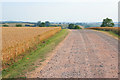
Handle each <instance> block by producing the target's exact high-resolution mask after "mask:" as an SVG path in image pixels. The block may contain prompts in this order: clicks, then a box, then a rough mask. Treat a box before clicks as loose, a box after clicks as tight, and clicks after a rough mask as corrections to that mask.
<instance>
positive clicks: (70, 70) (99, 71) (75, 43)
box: [29, 30, 118, 78]
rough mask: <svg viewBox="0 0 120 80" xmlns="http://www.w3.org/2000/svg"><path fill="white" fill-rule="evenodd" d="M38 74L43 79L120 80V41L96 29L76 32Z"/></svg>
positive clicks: (71, 34)
mask: <svg viewBox="0 0 120 80" xmlns="http://www.w3.org/2000/svg"><path fill="white" fill-rule="evenodd" d="M34 74H35V75H34V76H32V77H39V78H117V77H118V41H117V40H116V39H114V38H112V37H109V36H107V35H105V34H103V33H100V32H96V31H92V30H72V31H71V33H70V34H69V36H68V37H67V38H66V39H65V40H64V42H62V45H61V46H60V48H59V49H58V50H57V51H56V52H55V55H54V56H53V57H52V59H51V60H50V61H49V62H48V64H47V65H46V66H44V68H43V69H42V70H40V71H39V70H37V72H34ZM29 77H30V76H29Z"/></svg>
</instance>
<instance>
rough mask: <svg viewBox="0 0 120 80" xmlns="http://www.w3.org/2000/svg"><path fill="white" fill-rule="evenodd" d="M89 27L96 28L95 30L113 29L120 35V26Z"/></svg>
mask: <svg viewBox="0 0 120 80" xmlns="http://www.w3.org/2000/svg"><path fill="white" fill-rule="evenodd" d="M87 29H95V30H104V31H112V32H114V33H115V34H118V35H120V27H90V28H87Z"/></svg>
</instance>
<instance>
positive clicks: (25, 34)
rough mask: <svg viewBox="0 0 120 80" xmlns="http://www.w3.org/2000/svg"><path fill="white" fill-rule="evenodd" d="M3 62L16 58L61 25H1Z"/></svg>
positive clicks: (49, 35) (52, 33) (55, 31)
mask: <svg viewBox="0 0 120 80" xmlns="http://www.w3.org/2000/svg"><path fill="white" fill-rule="evenodd" d="M1 28H2V56H3V62H4V63H6V62H8V61H9V60H10V59H13V60H14V59H15V58H16V57H17V56H18V55H20V54H22V53H24V52H25V51H27V50H29V49H30V48H32V47H33V46H35V45H37V44H39V43H40V41H42V40H45V39H47V38H49V37H51V36H52V35H54V34H55V33H57V32H58V31H60V30H61V28H60V27H1Z"/></svg>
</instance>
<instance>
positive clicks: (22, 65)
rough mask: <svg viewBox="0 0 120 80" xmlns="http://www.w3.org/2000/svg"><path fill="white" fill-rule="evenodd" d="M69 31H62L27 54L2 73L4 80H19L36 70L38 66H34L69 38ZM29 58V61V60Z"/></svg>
mask: <svg viewBox="0 0 120 80" xmlns="http://www.w3.org/2000/svg"><path fill="white" fill-rule="evenodd" d="M68 33H69V30H68V29H62V30H61V31H60V32H58V33H56V34H55V35H54V36H52V37H51V38H49V39H47V40H44V43H40V44H39V45H37V49H36V50H32V51H31V52H29V53H28V54H26V55H25V56H24V57H23V59H20V60H19V61H18V62H15V63H14V64H13V65H12V66H10V67H9V68H7V69H4V70H3V71H2V77H3V78H18V77H25V76H24V74H25V73H26V72H29V71H32V70H34V69H35V68H36V67H37V66H36V65H35V64H34V63H35V62H36V61H37V60H39V59H41V62H43V61H44V60H45V58H46V55H47V54H48V53H49V52H50V51H52V50H53V49H55V47H56V46H57V45H58V44H59V43H60V42H61V41H62V40H63V39H64V38H65V37H66V36H67V34H68ZM27 58H29V59H27Z"/></svg>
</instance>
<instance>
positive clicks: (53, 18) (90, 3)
mask: <svg viewBox="0 0 120 80" xmlns="http://www.w3.org/2000/svg"><path fill="white" fill-rule="evenodd" d="M118 2H119V0H2V1H1V2H0V5H1V6H0V10H1V11H0V12H1V13H0V15H1V18H2V21H31V22H36V21H50V22H102V20H103V19H104V18H107V17H108V18H111V19H113V21H114V22H117V21H118Z"/></svg>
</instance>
